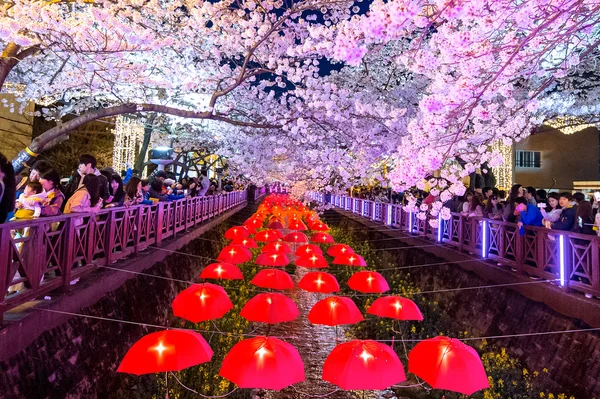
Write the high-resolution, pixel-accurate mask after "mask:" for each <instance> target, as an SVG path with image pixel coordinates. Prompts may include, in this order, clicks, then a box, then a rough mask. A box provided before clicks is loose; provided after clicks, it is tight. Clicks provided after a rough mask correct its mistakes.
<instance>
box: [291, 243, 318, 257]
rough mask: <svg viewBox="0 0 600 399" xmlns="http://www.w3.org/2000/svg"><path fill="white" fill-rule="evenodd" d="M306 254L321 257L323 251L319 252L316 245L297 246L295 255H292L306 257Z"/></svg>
mask: <svg viewBox="0 0 600 399" xmlns="http://www.w3.org/2000/svg"><path fill="white" fill-rule="evenodd" d="M308 254H317V255H323V251H321V248H319V246H318V245H315V244H304V245H301V246H299V247H298V249H296V253H295V254H294V255H296V256H302V255H308Z"/></svg>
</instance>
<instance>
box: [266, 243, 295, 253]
mask: <svg viewBox="0 0 600 399" xmlns="http://www.w3.org/2000/svg"><path fill="white" fill-rule="evenodd" d="M261 252H279V253H282V254H285V255H287V254H291V253H292V250H291V249H290V247H289V246H288V245H287V244H286V243H283V242H269V243H267V244H265V246H264V247H263V248H262V250H261Z"/></svg>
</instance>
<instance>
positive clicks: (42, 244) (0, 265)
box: [0, 191, 247, 321]
mask: <svg viewBox="0 0 600 399" xmlns="http://www.w3.org/2000/svg"><path fill="white" fill-rule="evenodd" d="M246 194H247V193H246V191H234V192H230V193H226V194H223V195H215V196H208V197H196V198H185V199H181V200H177V201H172V202H158V203H156V204H154V205H136V206H131V207H119V208H109V209H103V210H101V211H100V212H98V213H96V214H91V213H76V214H69V215H61V216H56V217H44V218H39V219H35V220H23V221H14V222H9V223H5V224H0V293H2V301H1V302H0V321H1V320H2V316H3V314H4V312H5V311H6V310H9V309H12V308H14V307H15V306H18V305H20V304H22V303H24V302H26V301H29V300H31V299H33V298H37V297H40V296H42V295H45V294H47V293H49V292H50V291H54V290H57V289H62V290H63V291H67V290H68V289H69V287H70V285H71V282H72V281H73V280H75V279H77V278H79V277H81V276H82V275H84V274H86V273H89V272H90V271H92V270H94V269H95V268H96V267H97V266H99V265H109V264H111V263H114V262H116V261H117V260H119V259H121V258H123V257H125V256H128V255H131V254H134V255H135V254H137V253H138V252H139V251H142V250H143V249H145V248H147V247H148V246H150V245H160V244H161V242H162V241H163V240H165V239H167V238H169V237H171V236H173V235H174V234H176V233H178V232H182V231H185V230H186V229H189V228H192V227H194V226H196V225H198V224H200V223H203V222H205V221H206V220H208V219H210V218H213V217H215V216H217V215H220V214H222V213H224V212H226V211H227V210H229V209H231V208H233V207H235V206H237V205H240V204H243V203H245V202H246V198H247V197H246Z"/></svg>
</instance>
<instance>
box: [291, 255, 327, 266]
mask: <svg viewBox="0 0 600 399" xmlns="http://www.w3.org/2000/svg"><path fill="white" fill-rule="evenodd" d="M296 266H302V267H308V268H323V267H329V264H328V263H327V260H326V259H325V257H324V256H323V255H317V254H308V255H302V256H299V257H297V258H296Z"/></svg>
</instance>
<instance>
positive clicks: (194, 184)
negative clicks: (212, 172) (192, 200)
mask: <svg viewBox="0 0 600 399" xmlns="http://www.w3.org/2000/svg"><path fill="white" fill-rule="evenodd" d="M189 183H190V184H189V185H188V195H189V196H190V197H197V196H198V193H199V192H200V181H198V178H197V177H192V178H191V179H190V181H189Z"/></svg>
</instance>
